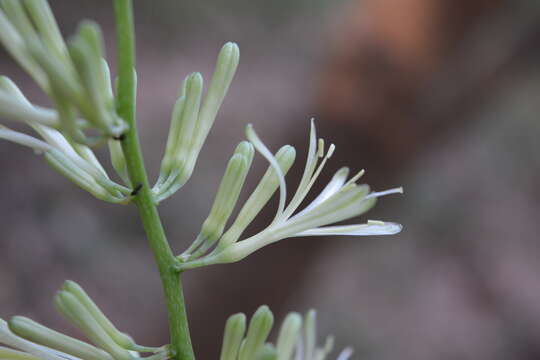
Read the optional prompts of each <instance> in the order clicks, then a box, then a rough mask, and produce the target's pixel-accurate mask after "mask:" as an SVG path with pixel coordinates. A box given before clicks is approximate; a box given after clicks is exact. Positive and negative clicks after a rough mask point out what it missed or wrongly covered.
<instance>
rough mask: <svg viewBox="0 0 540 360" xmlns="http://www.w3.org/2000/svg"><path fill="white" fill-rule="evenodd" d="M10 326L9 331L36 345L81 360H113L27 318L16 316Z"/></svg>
mask: <svg viewBox="0 0 540 360" xmlns="http://www.w3.org/2000/svg"><path fill="white" fill-rule="evenodd" d="M8 324H9V329H10V330H11V331H12V332H13V333H14V334H16V335H18V336H20V337H22V338H24V339H26V340H29V341H32V342H34V343H37V344H40V345H44V346H47V347H49V348H52V349H57V350H60V351H62V352H65V353H66V354H70V355H73V356H77V357H79V358H81V359H88V360H112V357H111V356H110V355H109V354H107V353H106V352H105V351H103V350H101V349H98V348H96V347H94V346H92V345H89V344H87V343H85V342H82V341H80V340H77V339H75V338H72V337H70V336H67V335H64V334H61V333H59V332H57V331H54V330H52V329H49V328H47V327H45V326H43V325H41V324H39V323H37V322H35V321H33V320H31V319H28V318H26V317H23V316H15V317H13V318H12V319H11V320H10V321H9V322H8Z"/></svg>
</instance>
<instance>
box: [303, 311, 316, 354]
mask: <svg viewBox="0 0 540 360" xmlns="http://www.w3.org/2000/svg"><path fill="white" fill-rule="evenodd" d="M316 345H317V313H316V311H315V310H313V309H311V310H309V311H308V312H307V314H306V316H305V317H304V353H305V354H306V355H305V357H306V359H311V358H313V356H314V354H315V347H316Z"/></svg>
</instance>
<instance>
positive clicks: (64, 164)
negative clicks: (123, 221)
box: [45, 149, 125, 203]
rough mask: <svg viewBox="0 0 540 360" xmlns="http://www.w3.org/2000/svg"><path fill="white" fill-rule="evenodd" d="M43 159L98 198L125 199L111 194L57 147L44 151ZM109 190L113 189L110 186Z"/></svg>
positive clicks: (108, 199) (117, 201)
mask: <svg viewBox="0 0 540 360" xmlns="http://www.w3.org/2000/svg"><path fill="white" fill-rule="evenodd" d="M45 159H46V160H47V162H48V163H49V165H50V166H51V167H53V168H54V169H55V170H57V171H58V172H59V173H61V174H62V175H64V176H65V177H67V178H68V179H70V180H71V181H73V182H74V183H75V184H77V185H78V186H80V187H81V188H83V189H84V190H86V191H88V192H89V193H91V194H92V195H94V196H95V197H97V198H98V199H101V200H104V201H108V202H112V203H122V202H124V201H125V197H123V196H121V195H120V194H118V195H116V194H112V193H111V192H110V191H109V190H108V189H107V188H105V187H104V186H102V185H101V184H99V183H98V182H97V181H96V179H95V178H94V177H92V176H91V175H90V174H88V173H87V172H86V171H84V170H83V169H81V168H80V167H79V166H78V165H77V164H76V163H75V162H74V161H73V160H72V159H71V158H70V157H68V156H66V155H65V154H64V153H62V152H61V151H59V150H57V149H52V150H49V151H47V152H46V153H45ZM103 179H104V178H103ZM110 190H111V191H114V190H115V189H112V188H111V189H110Z"/></svg>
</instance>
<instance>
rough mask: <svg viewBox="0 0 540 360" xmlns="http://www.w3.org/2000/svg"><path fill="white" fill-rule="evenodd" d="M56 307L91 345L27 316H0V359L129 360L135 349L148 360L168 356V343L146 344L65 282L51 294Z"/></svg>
mask: <svg viewBox="0 0 540 360" xmlns="http://www.w3.org/2000/svg"><path fill="white" fill-rule="evenodd" d="M55 305H56V307H57V309H58V310H59V311H60V312H61V313H62V315H64V316H65V317H66V318H67V319H68V320H70V322H71V323H72V324H73V325H75V327H77V328H78V329H79V330H80V331H81V332H82V333H83V334H84V335H85V336H86V337H87V338H88V339H89V340H90V342H91V343H92V344H93V345H91V344H89V343H86V342H83V341H80V340H77V339H75V338H72V337H70V336H67V335H64V334H62V333H59V332H57V331H55V330H52V329H49V328H48V327H45V326H43V325H41V324H39V323H37V322H35V321H33V320H31V319H29V318H26V317H23V316H14V317H13V318H11V319H10V320H9V322H6V321H4V320H2V319H0V344H4V345H6V346H8V347H4V346H0V359H8V360H38V359H43V360H66V359H68V360H81V359H82V360H130V359H134V358H141V356H140V354H139V352H143V353H152V354H153V355H150V356H148V357H146V359H149V360H167V359H169V358H171V357H172V356H171V353H170V351H169V347H168V346H161V347H157V348H155V347H147V346H140V345H137V344H135V342H134V341H133V339H132V338H131V337H130V336H129V335H126V334H124V333H122V332H120V331H118V330H117V329H116V327H115V326H114V325H113V324H112V323H111V321H110V320H109V319H108V318H107V317H106V316H105V315H104V314H103V312H102V311H101V310H100V309H99V307H98V306H97V305H96V304H95V303H94V302H93V301H92V299H91V298H90V297H89V296H88V294H87V293H86V292H85V291H84V290H83V289H82V288H81V287H80V286H79V285H78V284H76V283H74V282H73V281H66V282H65V284H64V286H63V287H62V289H61V290H60V291H59V292H58V293H57V295H56V297H55Z"/></svg>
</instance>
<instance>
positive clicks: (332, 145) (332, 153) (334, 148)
mask: <svg viewBox="0 0 540 360" xmlns="http://www.w3.org/2000/svg"><path fill="white" fill-rule="evenodd" d="M335 150H336V145H334V144H330V147H329V148H328V152H327V153H326V158H328V159H330V158H331V157H332V155H334V151H335Z"/></svg>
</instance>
